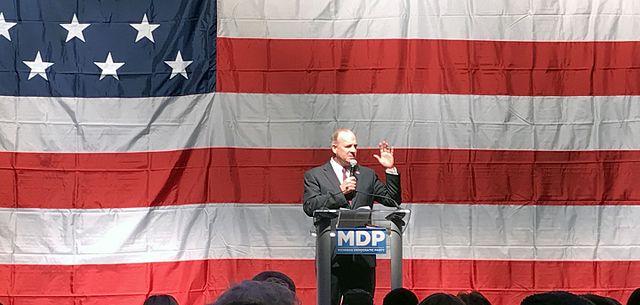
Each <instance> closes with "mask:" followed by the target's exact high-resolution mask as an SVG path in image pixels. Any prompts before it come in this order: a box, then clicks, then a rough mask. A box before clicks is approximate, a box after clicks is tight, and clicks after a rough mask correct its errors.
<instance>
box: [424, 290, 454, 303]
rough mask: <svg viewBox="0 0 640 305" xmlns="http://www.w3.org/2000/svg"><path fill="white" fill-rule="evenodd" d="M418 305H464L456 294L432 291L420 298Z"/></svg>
mask: <svg viewBox="0 0 640 305" xmlns="http://www.w3.org/2000/svg"><path fill="white" fill-rule="evenodd" d="M420 305H465V304H464V302H463V301H462V300H461V299H460V298H459V297H457V296H455V295H453V294H448V293H441V292H438V293H434V294H432V295H430V296H428V297H426V298H424V300H422V302H420Z"/></svg>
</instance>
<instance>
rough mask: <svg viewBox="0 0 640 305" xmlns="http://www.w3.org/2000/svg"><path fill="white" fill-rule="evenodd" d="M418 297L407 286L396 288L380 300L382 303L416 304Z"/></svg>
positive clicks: (391, 304)
mask: <svg viewBox="0 0 640 305" xmlns="http://www.w3.org/2000/svg"><path fill="white" fill-rule="evenodd" d="M417 304H418V297H417V296H416V294H415V293H413V291H411V290H409V289H407V288H396V289H393V290H391V291H389V293H387V295H385V296H384V299H383V300H382V305H417Z"/></svg>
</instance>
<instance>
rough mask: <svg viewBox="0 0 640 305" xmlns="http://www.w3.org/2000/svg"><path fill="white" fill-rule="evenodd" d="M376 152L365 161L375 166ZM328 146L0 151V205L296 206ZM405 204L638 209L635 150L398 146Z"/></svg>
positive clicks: (365, 153)
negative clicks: (309, 171) (307, 176)
mask: <svg viewBox="0 0 640 305" xmlns="http://www.w3.org/2000/svg"><path fill="white" fill-rule="evenodd" d="M372 154H373V151H371V150H360V151H359V158H360V162H361V164H363V165H370V166H373V167H374V168H375V169H376V170H377V171H378V174H379V175H381V176H382V175H383V172H382V170H381V167H380V166H379V165H376V163H375V162H376V161H375V160H374V159H373V157H372ZM329 157H330V155H329V150H328V149H244V148H209V149H191V150H182V151H172V152H147V153H100V154H51V153H6V152H5V153H0V181H2V183H0V207H17V208H123V207H148V206H156V205H177V204H191V203H233V202H237V203H298V202H300V201H301V196H302V177H303V174H304V172H305V171H306V170H307V169H309V168H311V167H313V166H317V165H320V164H322V163H323V162H326V161H328V159H329ZM396 159H397V165H398V168H399V170H400V172H401V174H402V177H403V178H402V179H403V180H402V182H403V202H412V203H456V204H517V205H524V204H537V205H565V204H569V205H600V204H607V205H617V204H626V205H637V204H638V202H640V162H639V161H640V151H572V152H551V151H496V150H444V149H441V150H439V149H397V150H396Z"/></svg>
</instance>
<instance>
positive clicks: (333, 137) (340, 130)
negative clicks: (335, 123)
mask: <svg viewBox="0 0 640 305" xmlns="http://www.w3.org/2000/svg"><path fill="white" fill-rule="evenodd" d="M343 132H349V133H353V134H355V133H354V132H353V131H351V129H349V128H338V129H336V130H334V131H333V133H332V134H331V144H335V143H336V142H337V141H338V136H340V134H341V133H343Z"/></svg>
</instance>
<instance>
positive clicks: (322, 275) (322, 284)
mask: <svg viewBox="0 0 640 305" xmlns="http://www.w3.org/2000/svg"><path fill="white" fill-rule="evenodd" d="M317 232H318V233H317V234H318V235H317V238H316V255H317V257H316V285H317V291H316V293H317V298H316V300H317V302H316V304H331V254H332V251H333V249H332V247H331V226H329V225H326V224H325V225H318V226H317Z"/></svg>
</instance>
